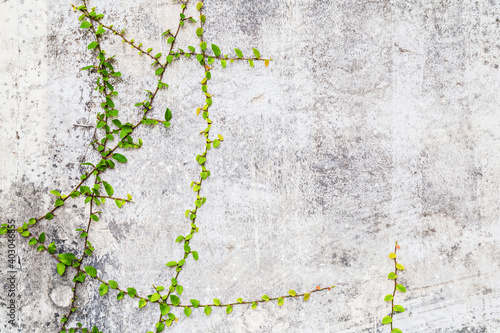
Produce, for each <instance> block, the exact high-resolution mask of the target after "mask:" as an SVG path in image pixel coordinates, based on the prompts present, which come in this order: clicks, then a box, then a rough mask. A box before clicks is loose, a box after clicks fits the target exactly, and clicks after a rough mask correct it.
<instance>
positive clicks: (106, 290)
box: [99, 283, 109, 296]
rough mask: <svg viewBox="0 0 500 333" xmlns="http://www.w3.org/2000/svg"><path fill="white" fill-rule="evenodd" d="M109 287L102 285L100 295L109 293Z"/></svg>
mask: <svg viewBox="0 0 500 333" xmlns="http://www.w3.org/2000/svg"><path fill="white" fill-rule="evenodd" d="M108 290H109V286H108V285H107V284H105V283H101V286H100V287H99V295H101V296H104V295H106V294H107V293H108Z"/></svg>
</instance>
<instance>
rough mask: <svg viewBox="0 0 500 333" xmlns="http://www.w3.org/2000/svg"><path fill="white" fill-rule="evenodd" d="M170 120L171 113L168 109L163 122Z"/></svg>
mask: <svg viewBox="0 0 500 333" xmlns="http://www.w3.org/2000/svg"><path fill="white" fill-rule="evenodd" d="M171 119H172V111H170V109H169V108H167V110H165V120H166V121H170V120H171Z"/></svg>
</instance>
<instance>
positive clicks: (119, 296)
mask: <svg viewBox="0 0 500 333" xmlns="http://www.w3.org/2000/svg"><path fill="white" fill-rule="evenodd" d="M124 296H125V293H124V292H123V291H120V292H119V293H118V295H116V299H117V300H121V299H122V298H123V297H124Z"/></svg>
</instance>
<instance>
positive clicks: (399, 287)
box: [382, 242, 406, 333]
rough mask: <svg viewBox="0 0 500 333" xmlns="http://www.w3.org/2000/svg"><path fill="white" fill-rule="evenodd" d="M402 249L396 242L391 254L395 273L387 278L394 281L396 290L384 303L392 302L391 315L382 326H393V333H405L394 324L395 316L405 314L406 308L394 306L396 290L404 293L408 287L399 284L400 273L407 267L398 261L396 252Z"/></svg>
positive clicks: (391, 273) (386, 317) (390, 257)
mask: <svg viewBox="0 0 500 333" xmlns="http://www.w3.org/2000/svg"><path fill="white" fill-rule="evenodd" d="M400 248H401V247H400V246H399V245H398V242H396V245H395V246H394V252H391V253H389V259H392V260H394V272H390V273H389V275H387V278H388V279H389V280H392V281H394V290H393V291H392V294H387V295H386V296H385V297H384V301H386V302H391V314H390V315H388V316H385V317H384V318H382V324H384V325H386V324H390V325H391V333H403V331H401V330H400V329H399V328H395V327H393V323H394V314H395V313H396V312H405V311H406V310H405V308H404V307H403V306H402V305H399V304H394V298H395V297H396V290H399V291H400V292H402V293H405V292H406V287H405V286H404V285H402V284H401V283H398V271H404V270H405V267H404V266H403V265H402V264H400V263H398V261H397V255H396V252H397V250H398V249H400Z"/></svg>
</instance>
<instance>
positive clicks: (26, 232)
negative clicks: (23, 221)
mask: <svg viewBox="0 0 500 333" xmlns="http://www.w3.org/2000/svg"><path fill="white" fill-rule="evenodd" d="M29 235H30V232H29V231H28V230H25V231H23V233H22V234H21V236H23V237H28V236H29Z"/></svg>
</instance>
